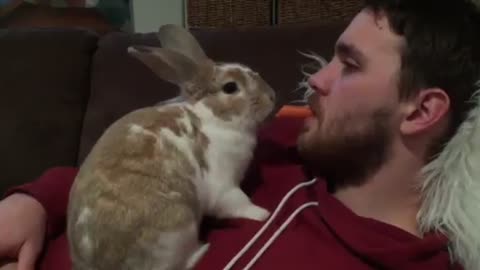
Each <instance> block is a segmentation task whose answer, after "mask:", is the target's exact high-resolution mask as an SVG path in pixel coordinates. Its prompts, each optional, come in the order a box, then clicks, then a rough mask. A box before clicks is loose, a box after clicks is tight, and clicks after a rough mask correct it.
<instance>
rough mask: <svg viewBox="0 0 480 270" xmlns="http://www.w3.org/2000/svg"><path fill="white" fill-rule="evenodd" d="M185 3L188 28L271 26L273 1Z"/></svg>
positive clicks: (234, 0)
mask: <svg viewBox="0 0 480 270" xmlns="http://www.w3.org/2000/svg"><path fill="white" fill-rule="evenodd" d="M187 3H188V5H187V19H188V22H187V23H188V26H189V27H237V26H265V25H271V24H272V10H273V0H188V1H187Z"/></svg>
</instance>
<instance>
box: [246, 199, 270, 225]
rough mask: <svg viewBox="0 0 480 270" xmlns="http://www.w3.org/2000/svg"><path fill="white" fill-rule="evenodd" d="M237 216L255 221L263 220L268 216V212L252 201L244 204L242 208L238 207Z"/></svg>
mask: <svg viewBox="0 0 480 270" xmlns="http://www.w3.org/2000/svg"><path fill="white" fill-rule="evenodd" d="M239 216H240V217H244V218H248V219H253V220H257V221H264V220H266V219H267V218H268V216H270V212H269V211H268V210H266V209H264V208H262V207H260V206H257V205H255V204H253V203H252V204H250V205H247V206H245V207H244V208H243V209H240V213H239Z"/></svg>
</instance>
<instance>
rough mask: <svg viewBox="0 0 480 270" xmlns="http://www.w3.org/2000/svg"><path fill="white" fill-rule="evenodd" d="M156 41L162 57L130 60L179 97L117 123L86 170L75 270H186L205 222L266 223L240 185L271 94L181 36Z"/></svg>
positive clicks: (72, 215) (74, 238)
mask: <svg viewBox="0 0 480 270" xmlns="http://www.w3.org/2000/svg"><path fill="white" fill-rule="evenodd" d="M158 37H159V39H160V41H161V43H162V48H153V47H146V46H133V47H130V48H129V49H128V52H129V53H130V54H131V55H132V56H133V57H136V58H137V59H139V60H140V61H142V62H143V63H144V64H145V65H146V66H148V67H149V68H150V69H151V70H152V71H153V72H155V73H156V74H157V75H158V76H160V78H162V79H164V80H167V81H170V82H172V83H175V84H177V85H178V86H179V88H180V90H181V95H180V97H179V98H178V99H176V100H173V101H171V102H170V101H169V102H165V103H161V104H159V105H156V106H152V107H148V108H142V109H138V110H136V111H134V112H131V113H129V114H127V115H125V116H124V117H122V118H120V119H119V120H118V121H116V122H115V123H113V124H112V125H111V126H110V127H108V128H107V129H106V131H105V132H104V134H103V135H102V136H101V138H100V139H99V140H98V142H97V143H96V144H95V145H94V147H93V149H92V151H91V152H90V154H89V155H88V157H87V158H86V160H85V162H84V163H83V164H82V166H81V167H80V170H79V173H78V175H77V177H76V179H75V181H74V184H73V187H72V189H71V193H70V201H69V205H68V222H67V233H68V239H69V243H70V252H71V258H72V264H73V269H74V270H87V269H88V270H113V269H115V270H122V269H136V270H143V269H156V270H161V269H190V268H192V267H193V266H194V265H195V263H196V262H198V260H199V259H200V258H201V257H202V255H203V254H204V253H205V252H206V251H207V250H208V244H201V243H200V242H199V240H198V237H199V236H198V230H199V225H200V222H201V220H202V217H203V216H205V215H210V216H215V217H218V218H233V217H235V218H247V219H253V220H258V221H263V220H265V219H266V218H267V217H268V216H269V212H268V211H267V210H265V209H263V208H261V207H259V206H257V205H254V204H253V203H252V202H251V201H250V199H249V197H248V196H247V195H246V194H245V193H244V192H243V191H242V190H241V189H240V188H239V185H240V182H241V180H242V179H243V177H244V173H245V171H246V169H247V167H248V165H249V163H250V161H251V159H252V155H253V150H254V147H255V145H256V130H257V128H258V126H259V125H260V124H261V123H262V122H263V121H264V120H265V119H266V118H267V117H268V116H269V115H270V114H272V112H273V109H274V103H275V94H274V91H273V90H272V88H271V87H270V86H269V85H268V84H267V83H266V82H265V81H264V80H263V79H262V78H261V77H260V76H259V75H258V74H257V73H255V72H254V71H252V70H251V69H250V68H248V67H246V66H243V65H240V64H234V63H223V64H220V63H218V64H217V63H214V62H213V61H212V60H210V59H209V58H208V57H207V56H206V55H205V53H204V52H203V50H202V49H201V48H200V46H199V44H198V43H197V42H196V40H195V39H194V37H193V36H192V35H191V34H190V33H189V32H188V31H186V30H184V29H183V28H181V27H177V26H174V25H165V26H163V27H161V28H160V30H159V32H158ZM232 83H233V84H232Z"/></svg>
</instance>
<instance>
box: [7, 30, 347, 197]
mask: <svg viewBox="0 0 480 270" xmlns="http://www.w3.org/2000/svg"><path fill="white" fill-rule="evenodd" d="M346 24H347V22H338V23H334V24H333V23H332V24H328V25H325V24H302V25H289V26H274V27H268V28H266V27H265V28H264V27H254V28H241V29H192V32H193V34H194V35H195V36H196V37H197V38H198V40H199V41H200V43H201V44H202V45H203V46H204V49H205V51H206V52H207V54H208V55H209V56H210V57H211V58H213V59H214V60H217V61H235V62H241V63H244V64H246V65H249V66H251V67H252V68H253V69H255V70H257V71H258V72H260V74H261V75H262V76H263V77H264V78H265V79H266V81H267V82H269V83H270V84H271V85H272V86H273V88H274V89H275V90H276V92H277V95H278V97H279V98H278V104H277V108H279V107H280V106H282V105H284V104H287V103H290V102H291V101H293V100H295V99H296V98H298V97H299V93H298V92H295V91H294V90H295V89H296V88H297V86H298V83H299V82H300V81H301V80H302V79H303V78H304V76H303V74H302V73H301V67H302V64H305V63H306V62H307V61H308V59H307V58H305V57H304V56H302V55H301V54H300V52H310V51H312V52H316V53H318V54H319V55H322V56H324V57H326V58H329V57H331V55H332V52H333V46H334V43H335V41H336V39H337V38H338V36H339V34H340V33H341V31H342V30H343V29H344V27H345V26H346ZM131 44H146V45H156V46H159V41H158V40H157V39H156V36H155V33H146V34H140V33H124V32H110V33H108V34H106V35H98V34H96V33H94V32H92V31H90V30H88V29H74V28H68V29H63V28H38V29H36V28H24V29H14V30H13V29H10V30H9V29H0V76H1V77H0V110H1V111H0V117H1V120H2V121H0V124H1V129H0V153H1V155H0V172H1V173H0V192H1V193H2V194H3V192H4V191H5V190H6V189H7V188H8V187H11V186H13V185H20V184H23V183H26V182H29V181H32V180H34V179H35V178H36V177H38V176H39V175H40V174H41V173H42V172H43V171H45V170H46V169H47V168H50V167H53V166H78V165H79V164H81V163H82V161H83V159H84V158H85V156H86V155H87V154H88V152H89V151H90V149H91V147H92V146H93V144H94V143H95V142H96V140H97V139H98V138H99V137H100V136H101V134H102V132H103V131H104V129H105V128H106V127H107V126H108V125H109V124H111V123H112V122H114V121H115V120H116V119H118V118H119V117H120V116H122V115H124V114H126V113H128V112H129V111H132V110H134V109H136V108H139V107H143V106H149V105H153V104H155V103H158V102H159V101H162V100H165V99H168V98H171V97H173V96H175V94H176V93H177V88H176V86H175V85H172V84H170V83H168V82H165V81H162V80H161V79H159V78H158V77H156V76H155V75H154V74H153V73H152V72H151V71H150V70H149V69H148V68H147V67H146V66H144V65H143V64H142V63H140V62H139V61H138V60H136V59H134V58H133V57H131V56H129V55H128V54H127V47H128V46H129V45H131Z"/></svg>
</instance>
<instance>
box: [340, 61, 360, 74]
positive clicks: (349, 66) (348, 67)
mask: <svg viewBox="0 0 480 270" xmlns="http://www.w3.org/2000/svg"><path fill="white" fill-rule="evenodd" d="M342 64H343V67H344V71H345V72H352V71H355V70H358V65H357V64H356V63H353V62H352V61H342Z"/></svg>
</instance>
